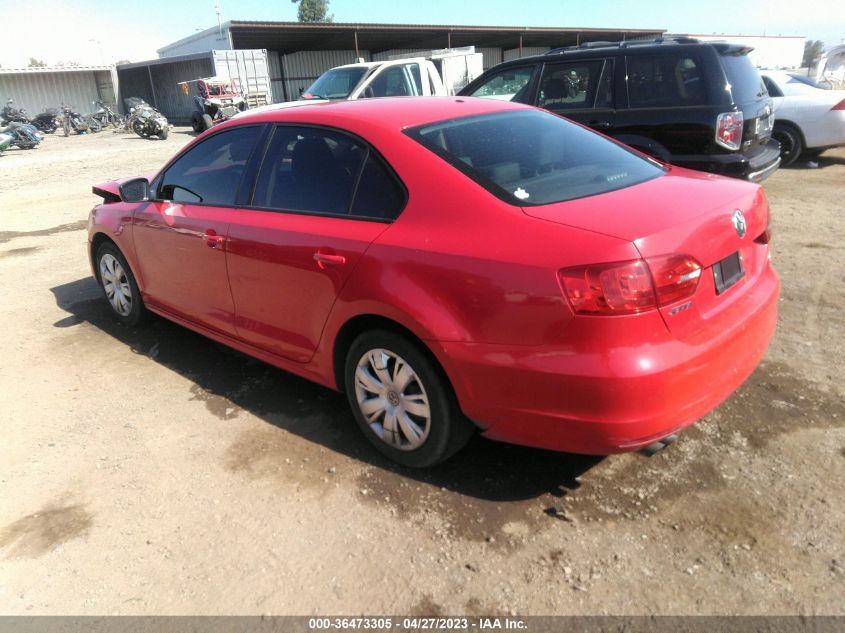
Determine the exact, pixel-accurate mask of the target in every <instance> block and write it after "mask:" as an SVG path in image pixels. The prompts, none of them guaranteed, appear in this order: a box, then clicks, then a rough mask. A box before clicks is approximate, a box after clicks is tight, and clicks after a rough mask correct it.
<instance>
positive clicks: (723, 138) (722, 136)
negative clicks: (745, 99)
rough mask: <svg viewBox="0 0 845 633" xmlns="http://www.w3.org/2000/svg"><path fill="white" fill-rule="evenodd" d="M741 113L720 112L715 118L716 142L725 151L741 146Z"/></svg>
mask: <svg viewBox="0 0 845 633" xmlns="http://www.w3.org/2000/svg"><path fill="white" fill-rule="evenodd" d="M742 121H743V119H742V112H722V114H720V115H719V116H717V117H716V142H717V143H718V144H719V145H721V146H722V147H726V148H727V149H739V146H740V145H742Z"/></svg>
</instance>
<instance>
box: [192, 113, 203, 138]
mask: <svg viewBox="0 0 845 633" xmlns="http://www.w3.org/2000/svg"><path fill="white" fill-rule="evenodd" d="M191 129H192V130H193V131H194V134H202V116H201V115H200V113H199V112H194V113H193V114H192V115H191Z"/></svg>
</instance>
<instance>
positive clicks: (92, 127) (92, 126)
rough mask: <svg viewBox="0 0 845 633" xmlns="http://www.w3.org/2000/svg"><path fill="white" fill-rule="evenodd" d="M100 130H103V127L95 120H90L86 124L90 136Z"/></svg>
mask: <svg viewBox="0 0 845 633" xmlns="http://www.w3.org/2000/svg"><path fill="white" fill-rule="evenodd" d="M102 129H103V126H102V125H101V124H100V122H99V121H98V120H97V119H91V120H90V121H89V122H88V131H89V132H91V133H92V134H96V133H97V132H99V131H100V130H102Z"/></svg>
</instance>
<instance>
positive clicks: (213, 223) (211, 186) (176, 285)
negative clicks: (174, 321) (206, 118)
mask: <svg viewBox="0 0 845 633" xmlns="http://www.w3.org/2000/svg"><path fill="white" fill-rule="evenodd" d="M262 132H263V127H262V126H243V127H238V128H230V129H227V130H222V131H220V132H218V133H217V134H213V135H211V136H209V137H208V138H206V139H204V140H202V141H201V142H199V143H198V144H196V145H193V146H191V147H190V148H189V149H188V150H187V151H185V152H184V153H183V154H181V155H180V156H179V157H177V158H176V159H175V160H174V161H173V162H172V163H170V164H169V165H168V166H167V167H166V168H165V170H164V171H163V172H162V173H161V174H160V175H159V176H158V177H157V178H156V179H155V181H154V182H153V185H152V190H153V196H154V199H153V200H152V201H150V202H149V203H146V204H144V205H142V206H140V207H139V208H138V210H137V211H136V212H135V214H134V216H133V228H132V230H133V239H134V244H135V253H136V257H137V260H138V263H139V269H140V275H141V278H142V280H143V284H142V285H143V288H144V300H145V301H146V302H147V303H148V304H149V305H150V306H151V307H152V308H153V309H156V308H157V309H159V310H161V311H164V312H166V313H168V314H170V315H173V316H176V317H179V318H182V319H185V320H187V321H191V322H192V323H195V324H198V325H201V326H203V327H206V328H210V329H212V330H215V331H218V332H223V333H226V334H234V331H235V329H234V305H233V303H232V295H231V292H230V291H229V281H228V276H227V273H226V255H225V251H226V233H227V231H228V228H229V221H230V217H231V215H232V212H233V207H234V205H235V203H236V200H237V195H238V190H239V188H240V186H241V181H242V180H243V177H244V173H245V172H246V165H247V161H248V160H249V158H250V155H251V153H252V152H253V150H254V149H255V147H256V145H257V144H258V140H259V138H260V136H261V134H262Z"/></svg>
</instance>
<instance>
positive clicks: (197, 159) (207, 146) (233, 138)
mask: <svg viewBox="0 0 845 633" xmlns="http://www.w3.org/2000/svg"><path fill="white" fill-rule="evenodd" d="M260 134H261V127H259V126H248V127H237V128H230V129H228V130H224V131H222V132H219V133H217V134H215V135H213V136H211V137H209V138H207V139H205V140H203V141H201V142H200V143H199V144H197V145H195V146H194V147H192V148H191V149H189V150H188V151H187V152H185V153H184V154H183V155H182V156H180V157H179V158H178V159H176V161H175V162H174V163H173V164H172V165H170V167H168V168H167V171H166V172H165V173H164V177H163V178H162V179H161V184H160V185H159V188H158V196H157V197H158V198H160V199H163V200H172V201H173V202H182V203H186V204H210V205H218V206H224V207H231V206H234V204H235V197H236V196H237V193H238V188H239V186H240V183H241V178H242V176H243V173H244V170H245V169H246V163H247V161H248V160H249V157H250V154H251V153H252V150H253V148H254V147H255V143H256V141H257V140H258V137H259V136H260Z"/></svg>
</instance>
